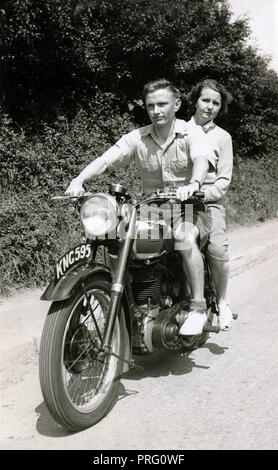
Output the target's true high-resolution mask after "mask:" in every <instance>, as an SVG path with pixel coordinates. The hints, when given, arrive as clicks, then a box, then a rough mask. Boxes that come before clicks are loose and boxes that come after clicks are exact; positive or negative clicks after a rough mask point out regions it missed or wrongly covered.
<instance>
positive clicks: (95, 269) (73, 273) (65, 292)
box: [41, 264, 112, 301]
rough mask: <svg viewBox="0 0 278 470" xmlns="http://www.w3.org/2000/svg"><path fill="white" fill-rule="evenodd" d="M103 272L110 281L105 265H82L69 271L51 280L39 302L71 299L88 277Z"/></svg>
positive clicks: (109, 271) (110, 275)
mask: <svg viewBox="0 0 278 470" xmlns="http://www.w3.org/2000/svg"><path fill="white" fill-rule="evenodd" d="M100 272H103V273H104V274H105V275H106V276H108V277H109V278H110V280H111V278H112V274H111V270H110V269H109V267H108V266H105V265H97V264H96V265H93V266H92V265H89V264H86V265H82V266H77V267H76V268H74V269H71V270H70V271H68V272H67V273H65V274H64V276H62V277H61V278H60V279H59V280H57V279H53V281H52V282H50V284H49V285H48V286H47V288H46V290H45V291H44V293H43V294H42V296H41V300H52V301H53V300H54V301H60V300H65V299H68V298H69V297H71V296H72V295H73V294H74V292H75V291H76V290H77V289H79V288H80V284H81V283H82V282H83V281H85V279H87V278H88V277H89V276H93V275H94V274H96V273H100Z"/></svg>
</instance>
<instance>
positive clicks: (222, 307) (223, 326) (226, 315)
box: [218, 302, 233, 331]
mask: <svg viewBox="0 0 278 470" xmlns="http://www.w3.org/2000/svg"><path fill="white" fill-rule="evenodd" d="M218 311H219V327H220V330H222V331H227V330H228V329H229V328H230V327H231V325H232V322H233V314H232V311H231V309H230V306H229V304H227V303H225V302H221V303H220V304H219V305H218Z"/></svg>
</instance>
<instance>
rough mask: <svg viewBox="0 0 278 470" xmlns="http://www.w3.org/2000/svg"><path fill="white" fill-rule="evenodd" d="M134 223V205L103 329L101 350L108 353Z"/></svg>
mask: <svg viewBox="0 0 278 470" xmlns="http://www.w3.org/2000/svg"><path fill="white" fill-rule="evenodd" d="M135 224H136V207H133V209H132V213H131V218H130V222H129V227H128V231H127V233H126V237H125V239H124V241H123V242H122V246H121V248H120V252H119V256H118V263H117V267H116V271H115V273H114V275H113V282H112V289H111V299H110V305H109V311H108V322H107V323H106V326H105V330H104V338H103V345H102V351H103V352H104V354H105V353H109V352H110V349H111V340H112V335H113V330H114V325H115V320H116V317H117V314H118V311H119V306H120V301H121V297H122V294H123V291H124V286H125V279H126V274H127V265H128V260H129V256H130V252H131V249H132V245H133V242H134V236H135Z"/></svg>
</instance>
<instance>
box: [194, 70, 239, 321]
mask: <svg viewBox="0 0 278 470" xmlns="http://www.w3.org/2000/svg"><path fill="white" fill-rule="evenodd" d="M189 101H190V103H191V104H192V107H193V109H194V115H193V116H192V118H191V120H190V121H189V122H188V125H189V127H192V128H193V127H195V126H201V127H202V129H203V131H204V132H205V133H206V134H207V136H208V138H209V142H210V144H211V146H212V149H213V152H214V154H215V157H216V161H217V166H216V170H211V171H209V173H208V175H207V177H206V179H205V182H204V184H203V186H202V191H204V193H205V202H206V203H207V207H208V210H209V213H210V215H211V218H212V229H211V233H210V241H209V244H208V251H207V254H208V259H209V264H210V268H211V272H212V276H213V280H214V283H215V287H216V291H217V296H218V308H219V324H220V329H221V330H227V329H229V327H230V326H231V324H232V321H233V315H232V311H231V308H230V305H229V300H228V295H227V288H228V280H229V253H228V247H229V242H228V239H227V234H226V220H225V208H224V200H223V198H224V195H225V193H226V192H227V189H228V187H229V184H230V182H231V178H232V169H233V148H232V138H231V136H230V134H229V133H228V132H226V131H225V130H224V129H222V128H221V127H219V126H217V125H216V124H215V123H214V120H215V119H216V117H217V116H220V115H221V114H224V113H226V112H227V108H228V104H229V103H230V102H231V101H232V96H231V95H230V94H229V93H228V92H227V90H226V89H225V88H224V87H223V86H222V85H221V84H220V83H218V82H217V81H216V80H212V79H206V80H203V81H201V82H199V83H198V84H197V85H196V86H195V87H194V88H193V89H192V90H191V92H190V94H189Z"/></svg>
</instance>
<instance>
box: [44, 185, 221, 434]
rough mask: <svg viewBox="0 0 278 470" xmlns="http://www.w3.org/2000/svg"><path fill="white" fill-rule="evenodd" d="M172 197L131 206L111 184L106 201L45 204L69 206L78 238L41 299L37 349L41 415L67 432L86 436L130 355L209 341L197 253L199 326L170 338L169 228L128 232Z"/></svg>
mask: <svg viewBox="0 0 278 470" xmlns="http://www.w3.org/2000/svg"><path fill="white" fill-rule="evenodd" d="M175 194H176V193H175V192H161V191H159V190H157V191H155V193H154V194H152V195H151V196H149V197H147V198H145V199H143V200H140V201H139V202H138V201H132V199H131V197H130V196H129V195H128V194H127V193H126V190H125V188H124V187H123V186H122V185H120V184H114V185H111V187H110V190H109V192H108V193H96V194H91V193H87V194H85V195H83V196H79V197H72V196H58V197H56V198H53V199H54V200H56V201H57V200H58V201H60V200H62V201H65V200H69V201H74V202H75V204H77V206H78V209H79V211H80V217H81V222H82V225H83V227H84V231H85V236H86V238H85V239H84V240H85V241H84V243H80V245H78V246H75V247H74V248H72V249H71V250H69V251H68V252H67V253H65V254H64V255H63V256H62V257H61V258H60V260H59V261H58V262H57V264H56V275H55V278H54V279H53V281H52V282H51V283H50V284H49V286H48V287H47V288H46V290H45V292H44V293H43V295H42V297H41V299H42V300H48V301H52V304H51V307H50V309H49V312H48V315H47V317H46V320H45V324H44V328H43V332H42V337H41V344H40V353H39V372H40V384H41V389H42V393H43V397H44V400H45V403H46V405H47V407H48V409H49V411H50V413H51V415H52V416H53V417H54V419H55V420H56V421H57V422H58V423H59V424H61V425H62V426H64V427H65V428H67V429H69V430H73V431H78V430H82V429H85V428H88V427H90V426H92V425H94V424H95V423H97V422H98V421H99V420H101V419H102V418H103V417H104V416H105V415H106V414H107V413H108V412H109V410H110V409H111V408H112V406H113V405H114V404H115V402H116V400H117V396H118V388H119V384H120V379H121V375H122V374H123V372H125V371H127V370H128V368H129V367H136V364H135V362H134V356H135V358H136V354H148V353H149V354H150V353H151V352H152V351H153V350H155V349H156V348H166V349H168V350H172V351H173V350H176V351H180V350H193V349H195V348H198V347H200V346H201V345H202V344H204V343H205V341H206V340H207V338H208V334H209V332H215V333H218V332H219V326H218V325H217V324H216V325H213V317H214V314H216V315H217V314H218V311H217V302H216V296H215V290H214V286H213V283H212V280H211V276H210V271H209V267H208V264H207V262H206V256H205V252H204V253H203V257H204V265H205V298H206V302H207V322H206V324H205V326H204V328H203V332H202V334H200V335H197V336H180V335H179V334H178V331H179V328H180V325H181V324H182V323H183V322H184V320H185V318H186V314H187V313H186V311H188V307H189V302H190V287H189V283H188V282H186V278H185V274H184V270H183V267H182V262H181V258H180V256H179V252H178V251H177V250H175V249H174V244H173V237H172V234H171V233H172V231H171V227H170V225H169V224H165V222H164V221H163V220H160V219H156V220H153V218H152V217H151V218H149V220H147V222H146V221H145V222H142V223H140V221H139V222H138V210H140V207H142V204H145V205H147V207H151V206H152V205H158V207H160V206H161V204H162V203H163V202H165V201H168V202H169V201H170V202H171V203H174V202H176V196H175ZM202 197H203V194H202V193H197V194H195V195H194V196H193V197H191V198H190V199H188V200H187V201H185V202H184V203H183V207H185V205H186V204H188V203H190V204H191V205H192V204H202V201H201V198H202ZM154 233H155V236H154ZM186 286H188V287H186Z"/></svg>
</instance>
